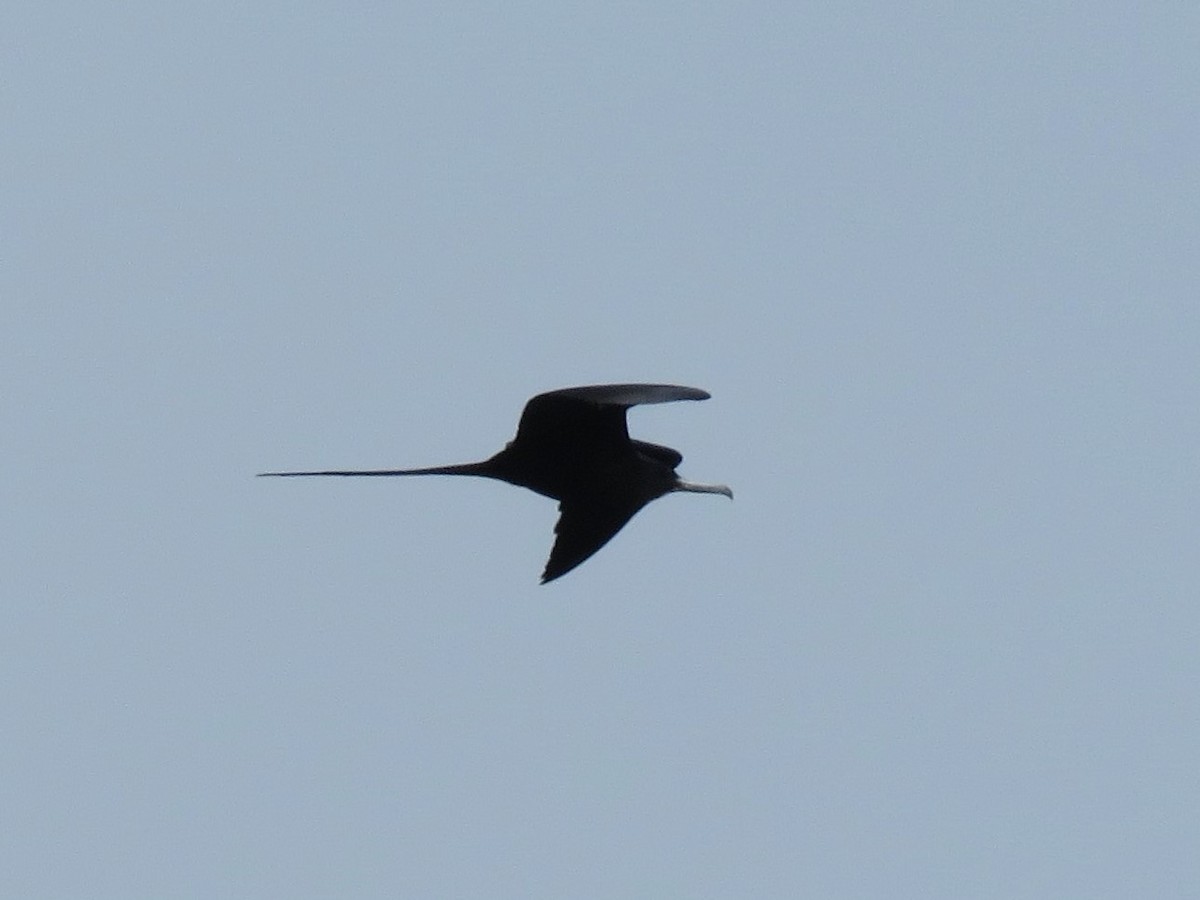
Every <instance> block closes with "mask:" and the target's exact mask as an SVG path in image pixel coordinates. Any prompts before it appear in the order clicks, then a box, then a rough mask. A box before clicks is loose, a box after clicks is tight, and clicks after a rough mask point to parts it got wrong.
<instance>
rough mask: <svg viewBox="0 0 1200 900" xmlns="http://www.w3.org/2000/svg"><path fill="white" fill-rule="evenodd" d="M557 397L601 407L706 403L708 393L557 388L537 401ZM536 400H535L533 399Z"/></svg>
mask: <svg viewBox="0 0 1200 900" xmlns="http://www.w3.org/2000/svg"><path fill="white" fill-rule="evenodd" d="M552 395H557V396H559V397H574V398H575V399H576V400H586V401H588V402H589V403H598V404H601V405H604V406H610V405H611V406H624V407H626V408H628V407H630V406H638V405H640V404H642V403H670V402H671V401H673V400H707V399H708V398H709V396H710V394H709V393H708V391H702V390H700V388H694V387H683V386H682V385H678V384H591V385H586V386H584V387H569V388H560V389H559V390H557V391H550V392H549V393H548V394H539V395H538V396H540V397H547V396H552ZM534 399H535V400H536V399H537V397H535V398H534Z"/></svg>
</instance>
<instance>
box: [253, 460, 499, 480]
mask: <svg viewBox="0 0 1200 900" xmlns="http://www.w3.org/2000/svg"><path fill="white" fill-rule="evenodd" d="M487 474H488V473H487V471H486V469H485V466H484V464H483V463H459V464H458V465H453V466H430V467H428V468H424V469H367V470H353V471H352V470H343V469H334V470H330V471H325V472H259V473H258V476H257V477H258V478H307V477H311V476H314V475H342V476H346V477H354V476H358V477H365V478H387V477H391V476H394V475H481V476H484V477H486V476H487Z"/></svg>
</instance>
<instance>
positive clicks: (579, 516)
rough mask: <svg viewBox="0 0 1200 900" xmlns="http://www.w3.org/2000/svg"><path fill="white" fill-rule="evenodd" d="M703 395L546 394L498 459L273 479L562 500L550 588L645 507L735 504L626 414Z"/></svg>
mask: <svg viewBox="0 0 1200 900" xmlns="http://www.w3.org/2000/svg"><path fill="white" fill-rule="evenodd" d="M708 396H709V395H708V394H707V393H706V392H704V391H702V390H699V389H698V388H689V387H680V386H677V385H665V384H608V385H590V386H586V387H574V388H563V389H561V390H557V391H550V392H548V393H545V394H539V395H537V396H536V397H534V398H533V399H532V400H530V401H529V402H528V403H527V404H526V405H525V410H524V412H523V413H522V414H521V422H520V425H518V427H517V435H516V437H514V438H513V439H512V441H510V442H509V443H508V445H507V446H506V447H505V448H504V449H503V450H501V451H500V452H499V453H497V454H496V455H495V456H493V457H491V458H490V459H486V460H484V461H482V462H477V463H464V464H460V465H450V466H434V467H430V468H423V469H379V470H374V471H325V472H264V473H262V474H263V475H271V476H312V475H346V476H396V475H476V476H480V477H483V478H495V479H498V480H500V481H506V482H508V483H509V484H515V485H518V486H520V487H525V488H529V490H531V491H535V492H537V493H539V494H541V495H543V496H545V497H550V498H551V499H553V500H557V501H559V510H560V511H561V516H560V517H559V520H558V524H557V525H556V526H555V528H554V531H555V534H556V535H557V539H556V540H555V542H554V548H553V550H552V551H551V553H550V559H549V561H548V562H547V563H546V569H545V571H544V572H543V573H542V583H543V584H544V583H546V582H547V581H552V580H553V579H555V578H558V577H559V576H560V575H564V574H566V573H567V572H569V571H570V570H571V569H573V568H575V567H576V566H577V565H579V564H580V563H581V562H583V561H584V560H586V559H587V558H588V557H589V556H591V555H592V554H593V553H595V552H596V551H597V550H599V549H600V548H601V547H603V546H604V545H605V544H606V543H608V541H609V540H610V539H611V538H612V537H613V535H615V534H616V533H617V532H618V531H620V530H621V528H622V527H623V526H624V525H625V523H626V522H628V521H629V520H630V519H631V518H633V516H634V515H635V514H636V513H637V511H638V510H640V509H641V508H642V507H643V506H645V505H646V504H647V503H649V502H650V501H651V500H655V499H657V498H658V497H661V496H663V495H664V494H668V493H671V492H672V491H693V492H698V493H717V494H725V495H726V496H728V497H732V496H733V492H732V491H730V490H729V488H728V487H726V486H725V485H707V484H693V483H691V482H686V481H682V480H681V479H680V478H679V476H677V475H676V474H675V467H676V466H678V465H679V463H680V462H681V461H682V459H683V456H682V455H681V454H680V453H679V452H678V451H676V450H672V449H671V448H670V447H661V446H659V445H657V444H650V443H646V442H645V441H637V440H632V439H631V438H630V437H629V432H628V430H627V428H626V424H625V412H626V410H628V409H629V407H631V406H636V405H639V404H643V403H666V402H669V401H672V400H706V399H708Z"/></svg>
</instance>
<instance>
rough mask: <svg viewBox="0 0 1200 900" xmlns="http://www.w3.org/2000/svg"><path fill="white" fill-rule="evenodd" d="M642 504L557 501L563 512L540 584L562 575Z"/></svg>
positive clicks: (609, 537) (615, 529)
mask: <svg viewBox="0 0 1200 900" xmlns="http://www.w3.org/2000/svg"><path fill="white" fill-rule="evenodd" d="M644 505H645V504H642V503H638V504H635V505H627V506H622V507H603V506H596V505H593V504H590V503H583V502H581V501H567V502H564V503H560V504H559V505H558V508H559V510H561V512H562V514H561V515H560V516H559V517H558V524H557V525H555V526H554V533H555V534H556V535H558V537H557V538H556V539H555V541H554V549H552V550H551V551H550V559H549V560H547V562H546V570H545V571H544V572H542V584H545V583H546V582H548V581H553V580H554V579H555V578H558V577H559V576H560V575H565V574H566V573H567V572H570V571H571V570H572V569H573V568H575V567H576V566H577V565H579V564H580V563H581V562H583V561H584V560H585V559H587V558H588V557H589V556H591V555H592V554H593V553H595V552H596V551H597V550H599V549H600V548H601V547H603V546H604V545H605V544H607V543H608V542H609V541H610V540H612V538H613V535H615V534H616V533H617V532H618V531H620V530H621V529H622V528H624V527H625V523H627V522H628V521H629V520H630V519H632V518H633V517H634V515H635V514H636V513H637V511H638V510H639V509H641V508H642V506H644Z"/></svg>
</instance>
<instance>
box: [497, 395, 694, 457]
mask: <svg viewBox="0 0 1200 900" xmlns="http://www.w3.org/2000/svg"><path fill="white" fill-rule="evenodd" d="M708 396H709V395H708V393H706V392H705V391H702V390H700V389H699V388H691V387H680V386H678V385H673V384H595V385H590V386H586V387H572V388H562V389H561V390H557V391H548V392H547V393H545V394H538V395H537V396H536V397H534V398H533V399H532V400H530V401H529V402H528V403H526V404H525V410H524V412H522V413H521V423H520V425H518V426H517V436H516V438H515V442H516V443H517V444H524V445H527V446H536V447H538V448H540V449H543V450H546V451H554V452H559V448H561V450H566V449H567V448H577V447H581V446H590V447H595V448H601V447H603V446H605V445H606V444H613V443H620V444H624V443H625V442H626V441H628V440H629V431H628V429H627V428H626V426H625V410H627V409H628V408H629V407H631V406H637V405H639V404H642V403H668V402H670V401H672V400H706V399H708Z"/></svg>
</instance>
